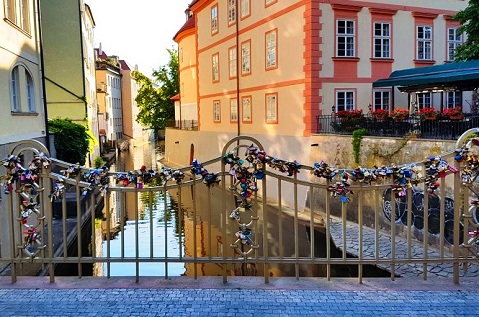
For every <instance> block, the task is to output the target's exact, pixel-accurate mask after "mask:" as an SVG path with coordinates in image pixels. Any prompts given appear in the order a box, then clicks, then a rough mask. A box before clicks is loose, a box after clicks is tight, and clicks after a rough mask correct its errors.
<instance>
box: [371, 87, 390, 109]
mask: <svg viewBox="0 0 479 317" xmlns="http://www.w3.org/2000/svg"><path fill="white" fill-rule="evenodd" d="M373 94H374V100H373V110H377V109H383V110H388V111H390V110H391V108H390V104H391V91H390V90H375V91H374V93H373Z"/></svg>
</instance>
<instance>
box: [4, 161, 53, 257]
mask: <svg viewBox="0 0 479 317" xmlns="http://www.w3.org/2000/svg"><path fill="white" fill-rule="evenodd" d="M2 166H4V167H5V168H6V170H7V172H6V174H5V175H3V176H2V177H0V180H2V186H3V193H4V194H6V195H8V194H10V193H11V192H12V191H13V190H14V189H15V183H16V182H18V187H17V189H16V190H15V192H17V193H18V194H19V195H20V202H21V203H20V209H19V210H20V214H19V217H18V218H17V220H18V221H19V222H20V225H21V226H22V227H23V228H25V229H24V230H23V237H24V241H23V245H22V246H19V248H21V249H23V251H24V253H25V254H27V255H28V256H30V257H33V256H35V255H36V254H37V253H38V252H39V251H40V249H41V248H43V246H42V241H41V237H40V233H39V232H38V231H37V227H38V226H40V225H42V222H43V220H44V217H42V213H41V210H40V204H39V201H38V194H39V193H40V192H42V191H43V190H44V189H43V188H41V187H40V185H39V184H38V179H39V174H40V173H41V172H42V169H43V168H48V167H49V166H50V159H49V158H47V157H46V156H45V155H44V154H43V153H40V154H36V155H34V157H33V159H32V161H31V162H30V164H29V165H28V167H27V168H25V167H23V166H22V164H21V159H20V158H19V157H18V156H15V155H10V156H8V157H6V158H5V159H4V160H3V161H2ZM0 200H1V198H0ZM32 215H36V220H37V222H36V223H35V224H34V225H32V224H29V223H28V222H29V219H31V216H32ZM30 222H31V221H30Z"/></svg>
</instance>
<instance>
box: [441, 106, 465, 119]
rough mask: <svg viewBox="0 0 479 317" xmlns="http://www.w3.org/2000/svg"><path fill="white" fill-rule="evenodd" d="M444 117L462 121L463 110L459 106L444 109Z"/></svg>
mask: <svg viewBox="0 0 479 317" xmlns="http://www.w3.org/2000/svg"><path fill="white" fill-rule="evenodd" d="M442 115H443V116H444V117H447V118H449V119H451V120H461V119H462V118H463V117H464V114H463V113H462V108H461V107H459V106H456V107H454V108H447V109H444V110H443V111H442Z"/></svg>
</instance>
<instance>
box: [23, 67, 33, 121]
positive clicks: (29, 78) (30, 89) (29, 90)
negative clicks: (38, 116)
mask: <svg viewBox="0 0 479 317" xmlns="http://www.w3.org/2000/svg"><path fill="white" fill-rule="evenodd" d="M25 81H26V84H27V105H28V111H29V112H35V86H34V85H33V78H32V76H31V75H30V73H29V72H25Z"/></svg>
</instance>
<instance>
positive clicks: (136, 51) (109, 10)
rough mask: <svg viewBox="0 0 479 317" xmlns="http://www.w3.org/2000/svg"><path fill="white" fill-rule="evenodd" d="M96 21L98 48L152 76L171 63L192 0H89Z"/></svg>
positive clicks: (96, 45) (94, 30)
mask: <svg viewBox="0 0 479 317" xmlns="http://www.w3.org/2000/svg"><path fill="white" fill-rule="evenodd" d="M85 3H86V4H88V5H89V6H90V9H91V11H92V14H93V19H94V20H95V24H96V26H95V28H94V29H93V32H94V38H95V40H94V41H95V47H99V45H100V43H101V47H102V50H103V51H104V52H105V53H106V54H108V55H117V56H119V57H120V59H123V60H125V61H126V62H127V63H129V64H130V65H132V66H135V65H138V70H139V71H140V72H142V73H143V74H144V75H146V76H148V77H151V75H152V73H153V70H156V69H159V68H160V66H163V65H166V64H168V61H169V59H170V58H169V54H168V52H167V51H166V50H167V49H169V48H175V49H177V48H178V46H177V44H176V43H175V42H174V41H173V36H175V34H176V32H178V30H179V29H180V28H181V27H182V26H183V24H184V23H185V22H186V15H185V10H186V9H187V8H188V4H190V3H191V0H85Z"/></svg>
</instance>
